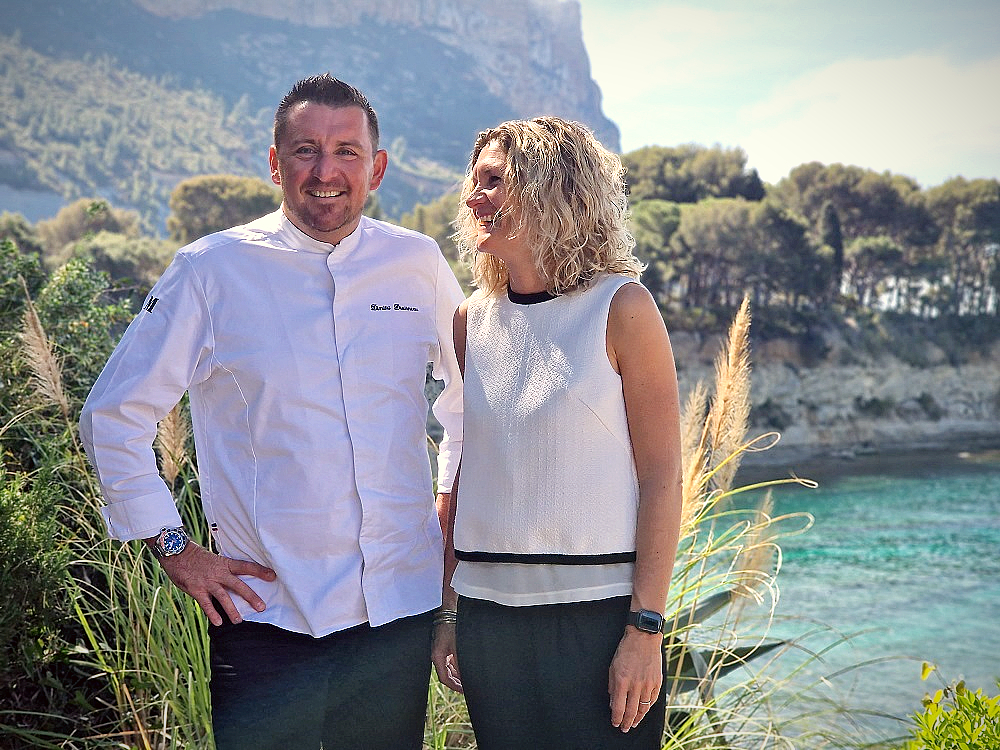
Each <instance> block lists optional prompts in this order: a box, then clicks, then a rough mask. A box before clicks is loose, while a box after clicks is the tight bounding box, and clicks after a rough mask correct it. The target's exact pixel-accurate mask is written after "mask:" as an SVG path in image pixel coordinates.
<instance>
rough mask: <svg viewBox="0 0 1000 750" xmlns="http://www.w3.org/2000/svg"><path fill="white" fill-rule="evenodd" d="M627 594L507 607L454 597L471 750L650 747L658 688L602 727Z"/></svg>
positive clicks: (657, 720)
mask: <svg viewBox="0 0 1000 750" xmlns="http://www.w3.org/2000/svg"><path fill="white" fill-rule="evenodd" d="M629 600H630V597H627V596H623V597H615V598H613V599H602V600H599V601H593V602H579V603H573V604H548V605H542V606H534V607H506V606H503V605H500V604H494V603H493V602H488V601H483V600H481V599H468V598H465V597H462V598H460V599H459V604H458V609H459V616H458V626H457V631H456V635H457V638H458V665H459V669H460V670H461V673H462V686H463V687H464V689H465V700H466V704H467V705H468V707H469V717H470V719H471V720H472V728H473V730H474V731H475V734H476V743H477V747H478V748H479V750H538V749H539V748H545V750H605V749H607V750H612V749H617V748H632V749H639V748H641V749H642V750H659V748H660V747H661V738H662V735H663V722H664V707H665V704H666V697H665V694H666V691H665V690H661V691H660V696H659V698H657V701H656V703H654V704H653V706H652V707H651V708H650V710H649V712H648V713H647V714H646V717H645V718H644V719H643V720H642V721H641V722H640V723H639V726H637V727H636V728H635V729H631V730H629V732H628V733H627V734H626V733H624V732H622V731H621V730H620V729H617V728H616V727H614V726H612V724H611V708H610V696H609V694H608V670H609V669H610V667H611V660H612V658H613V657H614V654H615V650H616V649H617V648H618V642H619V641H620V640H621V637H622V635H623V634H624V632H625V617H626V614H627V612H628V608H629Z"/></svg>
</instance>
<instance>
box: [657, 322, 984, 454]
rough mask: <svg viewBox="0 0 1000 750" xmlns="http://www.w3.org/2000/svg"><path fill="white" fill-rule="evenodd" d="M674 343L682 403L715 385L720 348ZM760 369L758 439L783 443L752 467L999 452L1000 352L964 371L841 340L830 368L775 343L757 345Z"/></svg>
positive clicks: (691, 341)
mask: <svg viewBox="0 0 1000 750" xmlns="http://www.w3.org/2000/svg"><path fill="white" fill-rule="evenodd" d="M671 340H672V344H673V347H674V356H675V359H676V361H677V366H678V377H679V380H680V387H681V398H682V403H683V399H684V398H685V396H686V394H687V392H688V391H689V390H690V389H691V388H692V387H693V386H694V384H695V383H696V382H698V381H699V380H700V381H702V382H704V383H706V384H708V385H710V386H711V385H712V384H713V383H714V377H715V374H714V364H713V362H714V358H715V356H716V354H717V353H718V351H719V349H720V344H721V342H720V340H719V339H718V338H711V339H709V338H704V337H702V336H700V335H697V334H688V333H685V332H680V333H675V334H672V336H671ZM751 360H752V368H753V371H752V375H751V393H750V398H751V403H752V412H751V429H750V436H755V435H760V434H762V433H764V432H769V431H775V432H778V433H780V435H781V439H780V440H779V441H778V442H777V443H776V444H775V445H774V446H773V447H771V448H770V449H768V450H765V451H759V452H753V453H748V454H746V456H745V458H744V461H743V464H744V465H745V466H747V467H750V466H761V467H771V468H775V469H778V468H781V469H784V468H786V467H787V468H789V469H794V467H795V466H797V465H810V464H816V463H818V462H842V463H845V464H849V463H850V462H852V461H854V462H860V461H871V460H879V461H892V460H893V458H894V457H899V456H901V455H912V454H916V453H926V454H928V456H930V457H933V456H935V455H959V454H962V453H981V452H984V451H986V452H988V451H992V450H998V449H1000V346H994V347H992V349H990V350H987V351H984V352H982V353H980V354H979V355H978V356H976V357H974V358H971V359H970V361H967V362H964V363H962V364H957V365H953V364H949V363H947V362H937V363H935V364H933V365H930V366H926V367H915V366H912V365H909V364H906V363H905V362H902V361H901V360H899V359H898V358H896V357H894V356H893V355H891V354H888V353H884V354H880V355H878V356H871V355H865V354H862V353H859V352H857V351H855V350H847V349H846V345H845V344H843V342H837V341H834V342H833V345H831V346H830V347H829V351H828V352H827V354H826V356H825V357H824V359H823V361H821V362H818V363H810V364H808V365H807V364H806V363H804V362H803V361H802V359H801V357H800V356H799V355H798V347H797V345H795V344H794V342H789V341H787V340H772V341H769V342H765V343H762V344H756V345H755V346H754V347H753V353H752V356H751Z"/></svg>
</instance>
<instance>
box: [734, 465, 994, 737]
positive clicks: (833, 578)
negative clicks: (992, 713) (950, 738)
mask: <svg viewBox="0 0 1000 750" xmlns="http://www.w3.org/2000/svg"><path fill="white" fill-rule="evenodd" d="M790 468H791V469H793V470H794V472H795V473H796V474H797V475H799V476H802V477H808V478H811V479H814V480H816V481H817V482H819V485H820V486H819V488H818V489H805V488H801V487H794V486H793V487H782V488H778V489H777V490H776V491H775V502H776V504H775V513H776V514H782V513H794V512H800V511H801V512H807V513H809V514H811V515H812V516H813V517H814V518H815V524H814V526H813V527H812V528H811V529H809V530H808V531H806V532H805V533H803V534H801V535H798V536H794V537H790V538H787V539H785V540H784V541H783V542H782V545H781V546H782V551H783V563H782V568H781V571H780V574H779V576H778V581H779V586H780V591H781V594H780V600H779V604H778V608H777V613H778V615H780V616H782V617H784V616H793V617H794V619H789V620H784V619H782V620H780V621H779V622H776V623H775V625H774V629H773V631H772V634H774V635H778V636H781V637H786V638H790V637H796V636H798V635H801V634H802V633H805V632H808V631H811V630H815V627H814V624H815V623H822V624H824V625H826V626H829V627H830V628H832V629H833V630H832V631H827V632H819V633H817V634H816V635H814V636H812V637H810V638H809V639H807V640H806V641H805V643H806V645H807V646H808V647H810V648H813V649H816V650H819V649H821V648H823V645H824V643H826V644H829V643H832V642H835V641H836V639H837V638H838V637H839V635H844V636H851V637H850V638H849V639H848V640H847V641H845V642H843V643H841V644H840V645H837V646H836V647H834V648H833V649H831V650H829V651H828V652H826V653H825V654H823V657H822V661H819V662H815V663H814V664H813V665H811V666H810V670H811V671H812V672H813V673H814V674H822V675H834V674H836V673H837V672H839V671H841V670H844V669H848V668H850V667H851V666H852V665H856V664H860V663H864V662H874V663H871V664H870V665H868V666H864V667H862V668H860V669H857V670H849V671H848V672H846V673H844V674H842V675H840V676H838V677H836V678H834V679H833V680H832V689H833V690H834V691H835V693H836V695H837V696H838V697H839V699H842V700H843V702H844V704H846V705H847V706H850V707H854V708H855V709H856V712H855V718H859V719H860V718H861V717H862V712H863V711H871V712H875V713H877V714H885V715H889V716H906V715H907V714H911V713H914V712H916V711H919V710H920V707H921V706H920V701H921V698H922V697H923V696H924V694H925V693H926V692H928V691H929V692H933V691H934V690H936V689H937V688H939V687H941V685H942V681H941V679H939V678H937V677H936V676H932V677H931V678H929V679H928V680H927V681H926V682H921V679H920V671H921V662H922V661H929V662H932V663H934V664H936V665H937V666H938V668H939V670H940V672H941V675H942V676H943V678H944V679H945V680H947V681H951V680H957V679H964V680H965V681H966V684H967V686H968V687H970V688H982V689H983V690H984V691H985V692H987V693H988V694H989V695H996V694H997V692H998V688H997V686H996V681H997V679H998V678H1000V452H997V451H993V452H979V453H958V452H942V451H937V452H920V453H912V454H899V455H893V456H870V457H865V458H862V459H858V460H854V461H828V462H825V463H819V462H813V463H812V464H810V463H808V462H807V463H803V464H792V465H791V466H790ZM751 474H752V476H751V478H753V479H758V478H778V477H781V476H787V475H788V470H787V469H786V467H781V468H770V469H763V468H761V467H755V468H754V469H753V470H752V471H751ZM739 479H740V481H739V482H738V483H745V479H746V477H745V476H744V474H743V473H742V472H741V476H740V478H739ZM883 657H905V658H893V659H890V660H888V661H881V662H879V660H881V659H882V658H883ZM782 658H783V659H792V658H793V656H792V655H789V656H787V657H782ZM863 721H864V722H865V724H866V725H871V726H873V727H875V728H876V729H877V730H879V731H881V732H883V733H887V734H889V735H892V734H898V733H899V732H901V731H903V727H901V725H900V724H899V723H898V722H895V721H892V720H891V719H888V718H884V717H883V718H879V717H875V718H868V717H866V718H864V719H863Z"/></svg>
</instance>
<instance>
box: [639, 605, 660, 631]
mask: <svg viewBox="0 0 1000 750" xmlns="http://www.w3.org/2000/svg"><path fill="white" fill-rule="evenodd" d="M662 623H663V618H662V617H660V616H659V615H657V614H656V613H655V612H649V611H648V610H640V611H639V612H636V617H635V626H636V627H637V628H639V630H645V631H646V632H647V633H659V632H660V626H661V624H662Z"/></svg>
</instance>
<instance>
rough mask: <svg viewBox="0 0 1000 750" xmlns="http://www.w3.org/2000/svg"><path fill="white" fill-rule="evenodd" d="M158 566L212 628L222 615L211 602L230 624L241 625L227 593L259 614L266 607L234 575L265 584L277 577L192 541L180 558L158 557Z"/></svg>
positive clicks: (218, 622) (218, 623)
mask: <svg viewBox="0 0 1000 750" xmlns="http://www.w3.org/2000/svg"><path fill="white" fill-rule="evenodd" d="M160 566H161V567H162V568H163V570H164V572H165V573H166V574H167V576H168V577H169V578H170V580H171V581H173V582H174V585H175V586H177V588H179V589H180V590H181V591H183V592H184V593H186V594H188V595H189V596H191V597H192V598H193V599H194V600H195V601H196V602H198V604H199V605H200V606H201V608H202V609H203V610H205V614H206V615H208V621H209V622H210V623H212V624H213V625H221V624H222V616H221V615H220V614H219V612H218V611H217V610H216V608H215V605H214V604H213V602H212V600H213V599H214V600H215V601H217V602H218V603H219V604H220V605H221V606H222V608H223V609H224V610H225V612H226V614H227V615H228V616H229V619H230V621H232V622H234V623H235V622H242V620H243V618H242V617H240V614H239V612H237V611H236V605H235V604H233V600H232V598H231V597H230V593H233V594H238V595H239V596H241V597H243V599H245V600H246V602H247V604H249V605H250V606H251V607H253V608H254V609H255V610H257V611H258V612H263V611H264V608H265V607H266V605H265V604H264V600H263V599H261V598H260V597H259V596H257V594H256V592H254V590H253V589H252V588H250V587H249V586H247V585H246V584H245V583H244V582H243V581H242V580H241V579H240V578H237V576H254V577H255V578H261V579H263V580H265V581H273V580H274V579H275V577H276V574H275V572H274V571H273V570H271V569H270V568H265V567H264V566H263V565H259V564H257V563H255V562H250V561H248V560H233V559H231V558H228V557H222V556H221V555H216V554H215V553H213V552H210V551H209V550H207V549H205V548H204V547H202V546H200V545H198V544H195V543H194V542H193V541H189V542H188V544H187V547H186V548H185V549H184V551H183V552H181V553H180V554H179V555H171V556H170V557H161V558H160Z"/></svg>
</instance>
